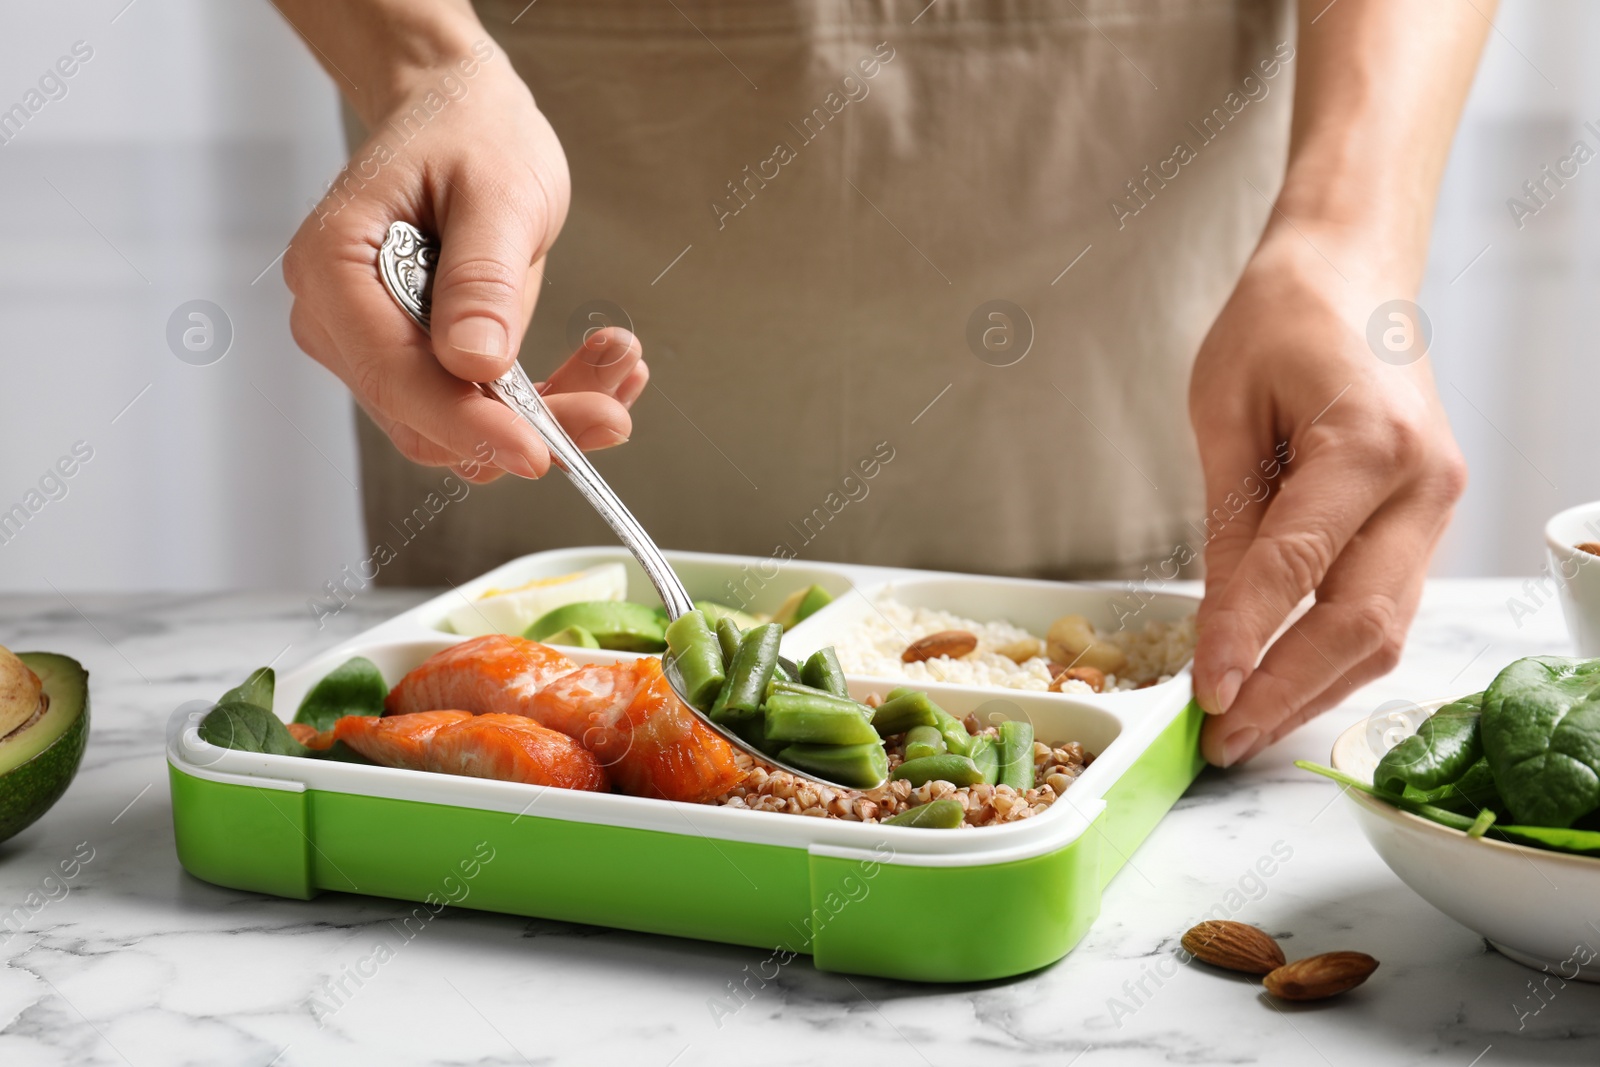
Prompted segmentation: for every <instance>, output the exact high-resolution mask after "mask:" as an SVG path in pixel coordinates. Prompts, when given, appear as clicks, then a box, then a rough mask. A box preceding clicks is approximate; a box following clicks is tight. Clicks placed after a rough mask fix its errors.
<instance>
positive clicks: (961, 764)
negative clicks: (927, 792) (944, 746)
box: [893, 753, 983, 786]
mask: <svg viewBox="0 0 1600 1067" xmlns="http://www.w3.org/2000/svg"><path fill="white" fill-rule="evenodd" d="M893 777H894V779H895V780H896V781H902V780H903V781H907V782H910V783H911V784H912V785H913V786H919V785H923V784H925V783H927V782H949V783H950V784H951V785H956V786H962V785H978V784H979V783H981V782H982V781H983V772H982V771H981V770H979V769H978V765H977V764H976V763H973V762H972V761H971V760H970V759H968V758H967V757H965V756H957V755H955V754H954V753H946V754H945V755H943V756H924V757H922V758H921V759H916V760H906V761H905V762H904V763H902V764H900V766H898V767H896V768H895V769H894V775H893Z"/></svg>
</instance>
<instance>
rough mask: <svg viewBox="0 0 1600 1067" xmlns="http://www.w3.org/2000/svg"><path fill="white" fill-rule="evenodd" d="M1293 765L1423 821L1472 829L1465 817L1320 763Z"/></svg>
mask: <svg viewBox="0 0 1600 1067" xmlns="http://www.w3.org/2000/svg"><path fill="white" fill-rule="evenodd" d="M1294 765H1295V766H1296V767H1299V768H1300V769H1301V770H1303V771H1310V772H1311V773H1312V774H1320V775H1322V776H1323V777H1324V778H1331V779H1333V780H1334V781H1335V782H1338V783H1339V784H1340V785H1343V786H1348V787H1349V788H1351V789H1359V790H1360V791H1361V792H1363V793H1367V794H1370V795H1371V796H1375V797H1377V798H1378V799H1379V800H1384V801H1388V802H1389V803H1390V804H1393V805H1394V806H1395V807H1397V808H1400V809H1401V810H1402V811H1409V812H1411V813H1412V814H1413V815H1420V816H1422V817H1423V818H1424V819H1429V820H1431V821H1433V822H1436V823H1438V824H1439V825H1441V826H1448V827H1450V828H1451V829H1452V830H1469V829H1471V828H1472V820H1471V819H1469V818H1467V817H1466V816H1465V815H1458V814H1456V813H1455V812H1453V811H1446V810H1444V809H1443V808H1440V807H1436V806H1434V805H1432V804H1426V803H1423V802H1421V801H1417V800H1411V799H1409V798H1407V797H1405V796H1402V795H1399V794H1396V793H1390V792H1387V791H1385V790H1382V789H1378V788H1376V787H1374V786H1372V785H1369V784H1368V783H1366V782H1363V781H1361V780H1360V779H1358V778H1352V777H1350V776H1349V775H1348V774H1345V773H1344V772H1343V771H1337V770H1334V769H1333V768H1332V767H1324V766H1322V764H1320V763H1312V762H1311V761H1310V760H1303V759H1297V760H1295V761H1294Z"/></svg>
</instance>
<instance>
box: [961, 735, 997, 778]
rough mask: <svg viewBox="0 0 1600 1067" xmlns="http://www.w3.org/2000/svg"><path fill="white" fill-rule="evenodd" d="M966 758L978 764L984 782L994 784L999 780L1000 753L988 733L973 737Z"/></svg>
mask: <svg viewBox="0 0 1600 1067" xmlns="http://www.w3.org/2000/svg"><path fill="white" fill-rule="evenodd" d="M967 758H968V759H970V760H972V762H973V763H976V764H977V765H978V770H980V771H982V772H983V780H984V781H985V782H988V783H989V784H990V785H995V784H997V783H998V782H999V781H1000V753H999V752H998V751H997V750H996V748H995V743H994V738H992V737H990V736H989V735H988V734H983V735H982V736H979V737H974V738H973V739H972V750H971V751H970V752H968V753H967Z"/></svg>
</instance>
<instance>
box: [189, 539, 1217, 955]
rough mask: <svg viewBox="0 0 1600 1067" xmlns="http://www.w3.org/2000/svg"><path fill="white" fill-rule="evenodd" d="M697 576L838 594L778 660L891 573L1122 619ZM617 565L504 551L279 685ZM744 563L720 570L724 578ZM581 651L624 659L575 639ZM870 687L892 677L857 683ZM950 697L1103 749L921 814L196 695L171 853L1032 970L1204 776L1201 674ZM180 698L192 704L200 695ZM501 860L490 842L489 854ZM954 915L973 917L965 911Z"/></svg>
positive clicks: (824, 572)
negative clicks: (245, 718)
mask: <svg viewBox="0 0 1600 1067" xmlns="http://www.w3.org/2000/svg"><path fill="white" fill-rule="evenodd" d="M668 556H669V558H670V559H671V560H672V562H673V565H674V566H675V567H676V568H677V569H678V572H679V574H680V575H681V576H682V577H683V579H684V582H685V584H686V585H687V586H688V588H689V592H690V593H691V595H693V596H696V597H700V598H707V599H719V600H724V601H728V602H730V603H739V602H740V601H741V600H742V601H743V602H744V604H745V605H746V607H747V608H748V609H749V610H753V611H770V610H772V609H773V608H775V607H776V606H777V605H778V603H779V602H780V601H781V600H782V599H783V597H784V596H785V595H786V594H788V593H789V592H791V591H792V590H794V589H796V588H798V587H800V586H803V585H808V584H811V583H813V582H815V583H817V584H820V585H823V586H824V587H826V588H827V589H828V590H829V591H830V592H832V593H833V594H834V595H835V596H836V598H837V599H836V600H835V601H834V603H833V604H831V605H829V606H828V607H826V608H824V609H822V610H821V611H819V612H818V613H817V614H815V615H813V616H812V617H811V618H809V619H807V620H806V621H805V622H803V623H801V624H800V625H798V626H796V627H794V628H793V629H791V630H790V631H789V633H788V634H786V635H785V637H784V649H785V653H786V654H790V655H792V654H794V653H798V652H803V651H810V650H812V649H813V648H815V647H820V645H823V644H827V643H829V642H830V641H831V640H833V636H831V635H836V634H837V633H838V632H839V630H840V629H841V627H843V626H846V625H848V621H849V620H850V619H851V618H852V617H853V616H854V613H857V612H860V611H864V610H871V609H870V607H869V605H870V602H871V601H872V600H873V599H874V598H875V597H877V596H881V595H883V594H884V593H885V592H888V591H891V590H892V591H893V593H894V595H896V596H897V597H901V598H902V599H906V600H908V601H910V602H914V603H925V604H928V605H930V606H938V607H942V608H945V609H947V610H951V611H957V612H960V613H961V614H964V615H966V616H968V617H971V618H975V619H979V620H990V619H1002V618H1003V619H1009V620H1011V621H1013V622H1016V623H1018V624H1020V625H1024V626H1028V627H1029V628H1031V629H1034V630H1035V632H1039V633H1042V632H1043V629H1044V627H1045V625H1046V624H1047V623H1048V622H1049V620H1050V619H1051V618H1054V617H1055V616H1058V615H1063V614H1068V613H1077V614H1082V615H1086V616H1088V617H1089V618H1090V619H1091V620H1092V621H1093V622H1094V623H1095V624H1096V626H1097V627H1100V628H1102V629H1106V628H1109V627H1111V626H1112V624H1113V620H1114V616H1113V610H1114V609H1113V607H1112V604H1113V602H1119V601H1120V600H1122V599H1124V597H1123V594H1121V593H1120V592H1119V591H1118V590H1115V589H1108V588H1104V587H1094V586H1083V585H1069V584H1063V583H1057V582H1035V581H1022V580H1012V579H1000V578H985V577H976V576H958V575H949V574H938V573H932V572H926V571H909V570H898V569H888V568H878V567H859V566H851V565H843V564H840V565H833V564H820V563H803V564H802V563H797V562H788V563H783V564H781V565H780V564H779V563H778V562H777V561H775V560H772V559H761V558H755V557H739V556H714V555H703V554H697V553H668ZM609 560H624V561H627V562H628V563H629V564H630V588H629V597H630V599H636V600H640V601H642V602H645V603H655V602H656V599H655V596H654V593H653V591H651V589H650V588H649V586H648V584H647V583H646V581H645V578H644V575H643V573H642V572H640V571H639V570H638V568H637V567H636V566H634V565H632V561H631V559H630V558H629V557H628V556H627V554H626V553H625V552H624V551H623V550H622V549H620V548H617V549H611V548H593V549H565V550H561V551H555V552H543V553H538V554H535V555H531V556H525V557H523V558H521V559H517V560H513V561H512V562H510V563H507V564H505V565H504V566H502V567H499V568H497V569H495V570H493V571H491V572H490V573H488V574H485V575H483V576H482V577H481V578H478V579H476V580H475V581H473V582H470V583H467V584H466V585H463V586H461V587H460V589H459V590H456V591H452V592H450V593H447V594H445V595H442V596H439V597H436V598H435V599H433V600H430V601H428V602H427V603H425V604H422V605H419V606H418V607H416V608H413V609H412V610H410V611H407V612H405V613H404V614H402V615H399V616H397V617H395V618H393V619H391V620H389V621H388V622H386V623H384V624H382V625H380V626H378V627H375V628H374V629H372V630H369V631H367V632H366V633H363V634H361V635H360V636H358V637H355V638H353V639H351V640H349V641H346V642H345V643H344V644H342V645H340V646H339V647H337V648H335V649H333V650H331V651H329V652H327V653H326V654H324V655H322V656H319V657H318V658H317V659H315V660H313V661H311V662H309V663H307V664H305V665H304V666H302V667H300V668H299V669H297V670H295V671H293V672H291V673H289V674H287V675H286V676H284V677H282V678H280V679H279V681H278V685H277V694H276V707H277V711H278V713H279V714H280V715H283V716H285V717H288V716H289V715H290V714H292V712H293V710H294V709H295V708H296V707H297V706H298V705H299V702H300V699H301V697H302V696H303V695H304V694H305V692H306V691H307V690H308V689H309V688H310V687H311V686H312V685H313V684H315V683H316V682H317V681H318V680H319V679H320V678H322V676H323V675H325V674H326V673H327V672H328V671H330V670H332V669H333V668H334V667H336V666H338V665H339V664H341V663H343V662H344V661H345V660H346V659H348V658H349V657H351V656H355V655H361V656H366V657H368V658H369V659H371V660H372V661H373V662H374V663H376V664H377V665H378V667H379V669H380V670H382V672H383V675H384V679H385V680H386V681H387V682H388V683H389V684H390V685H391V686H392V685H393V684H394V683H395V682H396V681H398V680H399V678H400V677H401V676H402V675H403V674H404V673H405V672H407V671H409V670H410V669H411V668H413V667H415V666H416V665H417V664H419V663H421V662H422V661H423V660H424V659H426V658H427V657H428V656H429V655H431V654H433V653H434V652H436V651H438V650H439V649H441V648H444V647H446V646H448V645H450V644H452V643H454V642H457V641H461V640H464V638H461V637H458V636H455V635H453V634H449V633H445V632H443V630H442V629H441V628H440V620H442V619H443V617H444V615H445V613H446V612H447V611H449V610H450V608H452V607H453V606H456V605H459V604H460V603H461V598H462V597H467V598H471V597H474V596H475V595H476V594H477V593H478V592H479V591H480V590H482V589H486V588H491V587H502V588H503V587H506V586H510V585H515V584H519V583H522V582H526V581H529V580H531V579H533V578H536V577H549V576H554V575H559V574H564V573H567V572H569V571H574V570H578V569H580V568H582V567H587V566H592V565H594V564H596V563H601V562H606V561H609ZM730 583H731V584H730ZM1194 607H1195V601H1194V600H1193V598H1190V597H1182V596H1175V595H1170V594H1158V595H1156V596H1155V597H1154V598H1153V599H1150V600H1148V601H1147V602H1146V603H1145V605H1144V607H1143V609H1142V610H1141V612H1140V615H1139V617H1138V622H1139V624H1140V625H1142V624H1143V621H1144V620H1145V619H1146V618H1160V619H1176V618H1180V617H1182V616H1184V615H1186V614H1188V613H1189V612H1191V611H1193V610H1194ZM568 655H570V656H571V658H572V659H574V660H576V661H578V662H580V663H603V662H614V661H616V660H620V659H627V658H631V655H630V654H629V653H623V652H604V651H592V650H578V649H573V650H570V651H568ZM850 681H851V686H852V690H853V692H854V693H855V695H856V696H858V697H861V696H864V695H865V694H866V693H868V692H870V691H873V690H877V691H879V692H882V691H884V690H886V689H887V688H889V687H891V686H893V685H896V684H903V683H904V679H899V680H896V679H872V678H860V677H853V678H851V679H850ZM923 688H926V689H927V690H928V692H929V693H930V695H932V697H933V698H934V700H936V701H937V702H938V703H939V704H940V705H941V706H943V707H944V708H945V709H946V710H948V711H950V712H951V713H953V714H954V715H956V716H957V717H961V716H964V715H966V714H967V713H969V712H975V713H977V714H978V715H979V717H980V718H982V719H985V720H986V721H987V720H993V721H998V719H999V718H1026V719H1028V720H1030V721H1031V722H1032V723H1033V726H1034V730H1035V734H1036V736H1037V737H1038V738H1039V739H1040V740H1044V741H1051V742H1055V743H1062V742H1066V741H1079V742H1082V744H1083V745H1084V747H1085V748H1087V749H1088V750H1089V751H1091V752H1093V753H1094V754H1095V756H1096V759H1095V760H1094V762H1093V763H1092V764H1091V765H1090V766H1089V767H1088V768H1087V769H1086V770H1085V771H1084V772H1083V774H1082V775H1081V776H1080V777H1079V778H1078V779H1077V781H1076V782H1075V783H1074V784H1073V786H1072V788H1071V789H1069V790H1068V791H1067V793H1066V794H1065V795H1064V796H1063V797H1062V798H1061V799H1059V800H1057V802H1056V803H1055V804H1054V805H1053V806H1052V807H1051V808H1049V809H1048V810H1047V811H1046V812H1044V813H1043V814H1042V815H1039V816H1036V817H1033V818H1028V819H1023V820H1020V821H1018V822H1014V823H1008V824H1004V825H1000V826H990V827H981V828H976V829H964V830H919V829H911V828H906V827H895V826H882V825H875V824H862V823H854V822H846V821H842V820H833V819H817V818H806V817H803V816H798V815H788V814H778V813H771V812H756V811H749V810H739V809H732V808H722V807H710V806H706V805H698V804H680V803H672V802H668V801H661V800H649V799H643V798H638V797H627V796H620V795H614V794H600V793H584V792H575V791H570V790H563V789H553V788H544V787H540V786H530V785H523V784H520V783H514V782H495V781H488V780H482V779H475V778H463V777H455V776H451V775H441V774H428V773H423V772H418V771H405V770H398V769H393V768H388V767H374V766H364V765H359V764H352V763H340V762H335V761H330V760H312V759H303V758H299V757H293V756H274V755H263V754H257V753H249V752H239V751H232V750H228V749H221V748H217V747H215V746H212V745H209V744H207V743H206V742H204V741H201V740H200V738H199V736H198V733H197V731H196V726H197V725H198V721H199V718H200V717H201V713H199V712H194V711H190V710H188V709H187V708H185V709H180V710H179V711H178V712H177V713H176V714H175V715H174V716H173V718H172V720H171V722H170V724H169V726H168V731H167V761H168V765H169V772H170V780H171V788H172V812H173V823H174V826H175V830H176V837H177V847H178V858H179V861H180V862H181V863H182V864H183V866H184V868H185V869H187V870H188V871H189V872H190V873H191V874H193V875H195V876H196V877H198V878H201V879H204V880H205V881H208V882H212V883H215V884H216V885H221V886H228V887H231V888H235V889H244V890H251V891H254V892H260V893H269V894H273V895H275V896H282V897H295V898H299V899H303V900H309V899H311V898H313V897H315V896H316V895H317V894H318V893H320V892H322V891H324V890H334V891H342V892H351V893H365V894H371V895H374V896H384V897H393V898H398V899H402V900H409V901H417V902H420V904H421V905H422V906H426V907H432V908H434V909H435V910H436V909H437V908H438V907H439V906H442V905H443V904H456V905H459V906H462V907H469V908H477V909H481V910H485V911H497V912H505V913H508V914H514V915H526V916H534V917H539V918H546V919H556V920H562V921H567V922H580V923H591V924H596V925H602V926H613V927H619V928H623V929H629V930H639V931H645V932H649V933H659V934H671V935H674V936H678V937H694V938H701V939H704V940H710V941H722V942H727V943H730V944H737V945H749V946H753V947H758V948H763V949H771V950H773V951H775V952H780V953H793V954H809V955H810V956H811V957H812V960H813V962H814V963H815V965H816V966H817V967H818V968H820V969H822V970H828V971H841V972H847V973H852V974H867V975H877V976H882V977H890V978H902V979H910V980H915V981H928V982H969V981H980V980H984V979H993V978H1003V977H1006V976H1009V975H1015V974H1021V973H1024V972H1026V971H1030V970H1034V969H1036V968H1039V967H1043V966H1045V965H1047V964H1050V963H1053V962H1055V961H1056V960H1058V959H1060V958H1061V957H1062V956H1064V955H1066V953H1067V952H1068V951H1070V950H1071V949H1072V947H1073V945H1075V944H1076V943H1077V942H1078V940H1079V939H1080V938H1081V937H1082V936H1083V935H1084V932H1085V931H1086V930H1087V929H1088V928H1089V925H1090V923H1092V922H1093V921H1094V919H1095V916H1096V915H1097V914H1098V913H1099V910H1100V894H1101V891H1102V890H1103V889H1104V888H1105V886H1106V884H1107V883H1108V882H1109V881H1110V880H1111V878H1112V876H1113V875H1115V874H1116V873H1117V871H1118V870H1119V869H1120V868H1121V867H1122V865H1123V864H1124V863H1126V862H1127V860H1128V857H1129V856H1130V855H1131V854H1132V853H1133V851H1134V850H1135V849H1136V848H1137V847H1138V846H1139V843H1140V842H1141V841H1143V840H1144V838H1145V836H1146V835H1148V834H1149V833H1150V831H1151V829H1152V828H1153V827H1154V826H1155V825H1156V823H1157V822H1158V821H1159V820H1160V819H1161V817H1162V815H1164V814H1165V813H1166V812H1167V810H1168V809H1169V808H1170V807H1171V806H1172V804H1173V803H1174V802H1175V801H1176V800H1177V799H1178V797H1179V796H1181V795H1182V793H1183V791H1184V790H1185V789H1186V788H1187V787H1188V785H1189V783H1190V782H1191V781H1193V780H1194V777H1195V775H1196V774H1197V773H1198V772H1199V770H1200V768H1201V766H1202V763H1203V761H1202V760H1201V757H1200V755H1199V751H1198V743H1197V742H1198V737H1199V730H1200V722H1201V712H1200V710H1199V708H1198V707H1197V706H1196V705H1194V704H1193V703H1192V702H1191V700H1190V682H1189V672H1188V670H1187V669H1185V670H1184V671H1182V672H1181V673H1179V674H1178V675H1177V676H1176V677H1175V678H1173V679H1172V680H1171V681H1169V682H1166V683H1162V684H1159V685H1154V686H1150V687H1148V688H1145V689H1141V690H1135V691H1131V692H1122V693H1107V694H1094V695H1088V696H1067V695H1062V694H1057V693H1036V692H1023V691H1018V690H1009V689H994V688H978V687H965V686H950V685H928V686H925V687H923ZM191 706H192V705H191ZM486 857H487V858H486ZM952 902H972V903H973V904H976V905H978V906H979V907H981V909H982V910H981V914H982V920H981V921H964V922H959V923H949V924H944V925H943V927H942V930H941V936H940V937H937V938H933V937H920V936H919V937H917V938H914V939H911V938H906V937H904V936H903V935H904V931H905V929H906V926H905V916H906V915H907V914H908V913H913V912H915V911H916V910H918V909H923V908H926V909H929V910H931V911H933V912H939V911H943V910H945V909H948V908H949V907H950V906H951V904H952ZM961 914H963V915H966V916H968V917H969V918H970V917H972V916H975V915H977V914H979V913H978V912H975V911H973V910H972V908H971V907H967V908H964V909H963V910H962V911H961Z"/></svg>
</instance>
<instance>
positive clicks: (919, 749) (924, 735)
mask: <svg viewBox="0 0 1600 1067" xmlns="http://www.w3.org/2000/svg"><path fill="white" fill-rule="evenodd" d="M945 751H946V749H945V743H944V735H943V734H941V733H940V732H939V728H938V727H937V726H913V727H912V728H911V729H910V730H908V731H906V759H908V760H913V759H921V758H922V757H923V756H940V755H943V754H944V753H945Z"/></svg>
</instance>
